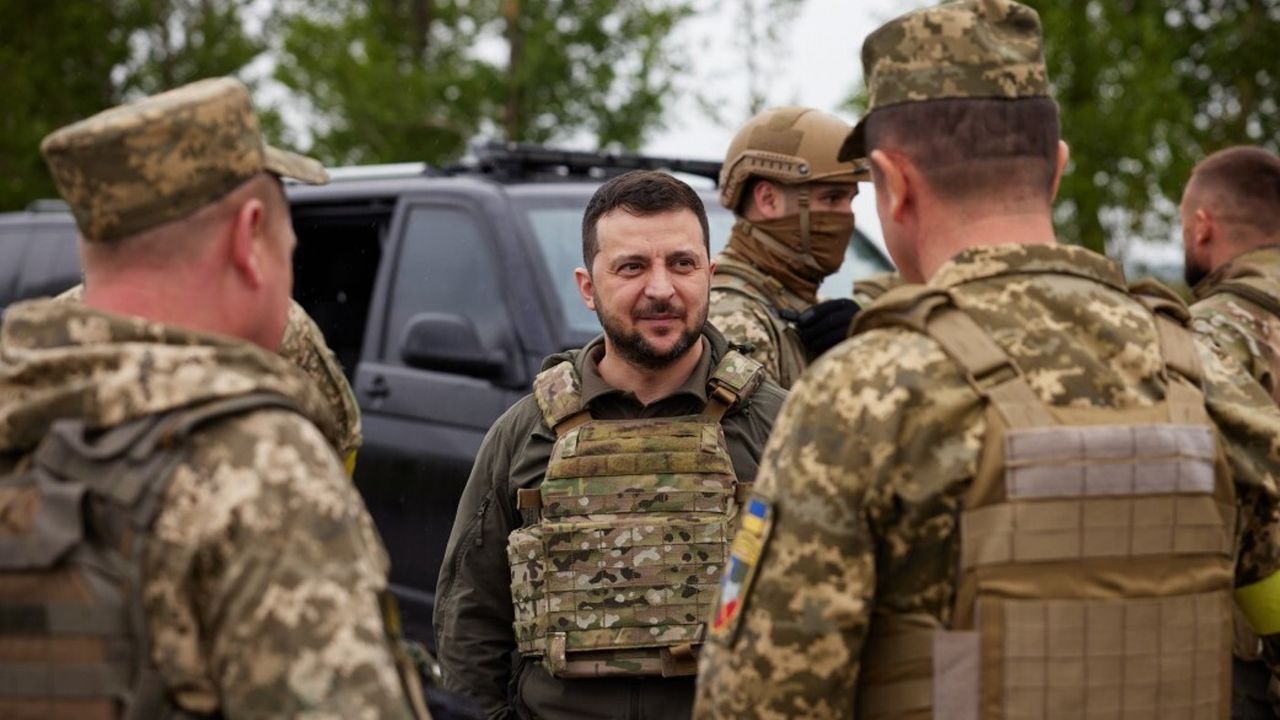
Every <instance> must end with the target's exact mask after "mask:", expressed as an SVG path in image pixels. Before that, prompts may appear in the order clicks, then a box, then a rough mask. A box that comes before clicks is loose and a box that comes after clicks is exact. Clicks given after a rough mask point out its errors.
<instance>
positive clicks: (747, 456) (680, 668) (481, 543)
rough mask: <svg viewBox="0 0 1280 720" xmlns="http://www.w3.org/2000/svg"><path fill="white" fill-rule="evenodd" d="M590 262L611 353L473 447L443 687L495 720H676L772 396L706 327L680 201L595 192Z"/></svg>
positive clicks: (443, 582)
mask: <svg viewBox="0 0 1280 720" xmlns="http://www.w3.org/2000/svg"><path fill="white" fill-rule="evenodd" d="M583 258H584V264H585V267H583V268H579V269H578V270H577V271H576V281H577V283H578V288H579V291H580V292H581V295H582V298H583V302H584V303H586V305H587V307H589V308H591V309H592V310H594V311H595V312H596V314H597V315H598V316H599V318H600V322H601V325H602V326H603V327H604V335H603V336H601V337H600V338H597V339H596V340H594V341H592V342H591V343H589V344H588V345H587V346H586V347H585V348H582V349H580V350H575V351H570V352H566V353H562V354H559V355H554V356H552V357H550V358H548V359H547V361H546V363H545V364H544V366H543V372H542V373H541V374H540V375H539V376H538V379H537V380H536V381H535V383H534V387H535V391H534V393H533V394H531V395H529V396H527V397H525V398H523V399H521V400H520V401H519V402H517V403H516V404H515V405H514V406H513V407H512V408H511V409H510V410H508V411H507V413H506V414H504V415H503V416H502V417H501V418H499V419H498V421H497V422H496V423H495V424H494V426H493V428H491V429H490V431H489V434H488V436H487V437H486V438H485V440H484V443H483V445H482V446H481V448H480V453H479V456H478V457H477V458H476V462H475V466H474V467H473V469H472V472H471V477H470V479H469V480H468V481H467V487H466V490H465V491H464V493H463V496H462V501H461V503H460V505H459V507H458V514H457V518H456V520H455V521H454V526H453V533H452V535H451V537H450V538H449V547H448V550H447V551H446V554H445V565H444V569H443V571H442V572H441V574H440V583H439V588H438V592H437V595H436V614H435V618H434V620H435V632H436V641H437V646H438V648H439V651H440V661H441V664H442V666H443V668H444V674H445V683H446V685H447V687H448V688H449V689H451V690H455V691H457V692H461V693H465V694H467V695H469V696H471V697H473V698H475V699H476V700H477V701H479V702H480V704H481V706H482V707H483V709H484V711H485V713H486V714H487V716H488V717H491V718H507V717H566V718H567V717H572V718H594V717H601V718H603V717H611V718H613V717H634V718H642V717H654V718H659V717H660V718H682V717H688V716H689V714H690V712H691V710H692V705H693V694H694V676H693V672H694V667H695V661H696V657H697V652H698V648H699V647H700V645H701V640H702V638H703V636H704V635H705V627H704V622H705V620H706V617H707V614H708V613H709V612H710V610H711V603H712V602H713V600H714V595H715V592H716V586H717V583H718V578H719V574H720V567H721V566H722V563H723V559H724V542H725V541H726V540H727V539H728V536H729V535H730V534H731V533H732V527H733V526H734V525H735V524H736V519H735V518H736V515H737V507H738V503H739V501H741V500H742V499H744V498H745V497H746V494H747V490H748V486H749V483H750V482H751V481H752V480H753V479H754V477H755V473H756V466H757V463H758V461H759V458H760V454H761V451H762V449H763V446H764V443H765V440H766V439H767V437H768V435H769V430H770V428H771V426H772V424H773V419H774V416H775V415H776V414H777V412H778V409H779V407H780V406H781V403H782V399H783V397H784V393H783V391H782V390H781V389H780V388H779V387H778V386H777V385H776V384H774V383H773V382H772V381H771V380H768V379H767V378H766V377H765V374H764V372H763V369H762V368H761V366H759V364H758V363H756V362H754V361H752V360H750V359H748V358H746V357H745V356H744V355H742V354H740V353H738V352H737V351H735V350H733V349H732V348H731V346H730V345H729V343H728V342H727V341H726V340H725V339H724V338H723V336H721V334H720V333H719V332H718V331H717V330H715V329H714V328H713V327H712V326H710V325H707V324H706V317H707V306H708V297H709V288H710V281H711V274H712V272H713V271H714V264H713V263H712V262H711V261H710V259H709V253H708V232H707V220H706V212H705V209H704V208H703V206H702V202H701V200H699V198H698V196H697V194H696V193H695V192H693V191H692V190H691V189H690V188H689V187H688V186H687V185H685V184H684V183H681V182H680V181H679V180H676V179H675V178H672V177H671V176H669V175H665V174H662V173H654V172H641V171H637V172H632V173H628V174H626V175H623V176H620V177H618V178H615V179H613V180H611V181H609V182H607V183H605V184H604V185H602V186H601V187H600V189H599V190H598V191H597V192H596V194H595V196H594V197H593V198H592V200H591V202H590V204H589V205H588V208H587V211H586V215H585V217H584V219H583ZM566 540H568V542H566ZM557 542H559V543H560V550H559V551H557V547H556V544H557ZM513 597H515V600H513Z"/></svg>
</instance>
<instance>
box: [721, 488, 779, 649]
mask: <svg viewBox="0 0 1280 720" xmlns="http://www.w3.org/2000/svg"><path fill="white" fill-rule="evenodd" d="M772 527H773V508H772V507H771V506H770V505H769V502H768V501H767V500H764V499H762V498H759V497H753V498H751V499H750V500H749V501H747V507H746V510H745V511H744V512H743V514H742V527H740V528H739V529H738V534H737V536H735V537H734V538H733V546H732V547H731V548H730V550H729V563H728V565H727V566H726V567H725V571H724V574H723V575H722V576H721V577H720V601H719V603H717V605H716V611H715V615H714V616H713V617H712V619H711V636H712V637H713V638H716V639H719V640H724V641H726V642H732V641H733V637H734V636H735V635H736V634H737V631H738V620H739V618H741V616H742V607H743V604H744V603H745V602H746V600H747V593H748V591H750V589H751V582H752V581H753V580H754V579H755V576H756V568H757V567H759V564H760V555H761V554H762V553H763V552H764V546H765V543H766V542H767V541H768V539H769V532H770V530H771V529H772Z"/></svg>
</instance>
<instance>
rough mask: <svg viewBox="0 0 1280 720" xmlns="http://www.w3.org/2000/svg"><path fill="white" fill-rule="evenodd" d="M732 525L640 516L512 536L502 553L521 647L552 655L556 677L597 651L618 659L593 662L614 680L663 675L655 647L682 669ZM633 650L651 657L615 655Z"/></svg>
mask: <svg viewBox="0 0 1280 720" xmlns="http://www.w3.org/2000/svg"><path fill="white" fill-rule="evenodd" d="M728 524H729V518H728V517H727V516H724V515H717V516H713V517H705V518H699V517H672V516H663V515H660V514H643V515H635V516H618V517H616V518H615V519H611V520H599V521H593V520H582V521H571V522H544V523H540V524H537V525H533V526H530V527H526V528H521V529H519V530H516V531H515V532H513V533H512V534H511V536H510V537H509V540H508V546H507V553H508V561H509V563H510V566H511V595H512V602H513V605H514V610H515V623H514V624H515V631H516V640H517V643H518V645H519V647H520V651H521V652H522V653H523V654H525V655H530V656H540V657H543V658H557V663H556V664H557V665H560V666H561V667H560V670H561V671H562V672H563V671H565V670H566V669H567V665H566V664H565V663H568V662H570V661H572V660H573V659H574V658H575V656H578V654H579V653H600V652H602V651H604V652H609V653H615V654H613V655H599V654H596V655H594V656H593V657H592V658H591V659H590V660H589V662H590V663H602V664H601V665H600V666H601V667H602V668H605V669H606V670H607V669H608V668H616V669H618V670H619V672H618V673H616V674H620V675H621V674H636V672H637V671H639V670H641V669H642V668H641V665H644V668H643V670H644V672H643V674H657V675H661V674H663V673H662V664H661V663H662V660H663V658H662V653H661V652H655V651H656V650H659V649H665V650H667V651H668V652H672V651H674V652H675V656H674V657H672V658H668V659H667V666H668V668H670V667H672V663H675V665H677V666H678V665H679V664H680V661H681V659H682V658H681V657H680V656H681V654H682V650H683V647H682V646H696V645H698V644H700V643H701V642H702V641H703V638H704V634H705V624H704V621H705V619H706V618H707V617H708V616H709V614H710V612H711V609H712V607H713V606H714V600H715V594H716V591H717V588H718V587H719V578H720V571H721V568H722V567H723V565H724V559H725V553H726V548H727V543H728V540H729V528H728ZM639 649H649V652H648V653H647V654H644V653H623V652H621V651H625V650H639ZM629 655H630V656H633V657H628V656H629ZM558 658H564V662H560V661H559V660H558ZM644 658H648V659H651V660H653V661H654V663H656V664H653V665H652V667H650V666H649V665H645V664H644V663H642V662H641V660H642V659H644ZM628 660H629V661H630V662H626V661H628ZM614 661H616V663H615V662H614ZM611 663H612V664H611ZM547 664H548V666H549V669H551V670H552V671H553V673H554V672H555V670H556V668H555V667H552V666H551V663H550V662H549V661H548V662H547ZM601 672H604V671H603V670H602V671H601ZM601 672H596V673H594V674H597V675H598V674H601ZM608 674H615V673H608Z"/></svg>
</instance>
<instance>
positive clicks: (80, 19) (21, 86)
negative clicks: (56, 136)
mask: <svg viewBox="0 0 1280 720" xmlns="http://www.w3.org/2000/svg"><path fill="white" fill-rule="evenodd" d="M130 5H131V3H129V2H121V1H114V2H113V1H110V0H103V1H102V2H49V0H8V1H6V2H3V3H0V97H3V98H4V100H3V101H2V102H0V208H5V209H13V208H20V207H22V206H24V205H26V203H28V202H29V201H31V200H34V199H35V198H39V197H50V196H52V195H54V194H55V191H54V187H53V180H52V179H51V178H50V177H49V173H48V171H47V170H46V169H45V166H44V161H43V160H42V159H41V157H40V149H39V145H40V139H41V138H42V137H44V136H45V134H47V133H48V132H49V131H50V130H52V129H54V128H57V127H59V126H61V125H64V124H66V123H69V122H72V121H74V120H77V119H79V118H82V117H84V116H86V115H88V114H90V113H93V112H96V111H97V110H101V109H102V108H104V107H107V106H108V105H111V104H112V103H113V102H114V101H115V99H116V98H117V96H118V93H117V89H116V86H115V84H114V83H113V82H112V78H111V71H112V69H113V68H115V67H117V66H118V65H120V64H121V63H123V62H124V61H125V60H126V59H127V58H128V54H129V42H128V41H129V37H130V35H131V32H132V28H134V27H136V26H137V25H138V24H139V19H138V18H137V17H136V16H135V15H134V14H133V12H132V10H133V9H132V8H131V7H130ZM90 38H92V40H93V41H92V42H90Z"/></svg>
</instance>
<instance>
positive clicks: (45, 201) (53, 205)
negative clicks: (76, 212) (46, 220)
mask: <svg viewBox="0 0 1280 720" xmlns="http://www.w3.org/2000/svg"><path fill="white" fill-rule="evenodd" d="M27 212H32V213H65V212H71V206H70V205H68V204H67V201H66V200H63V199H62V198H40V199H39V200H32V201H31V202H29V203H27Z"/></svg>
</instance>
